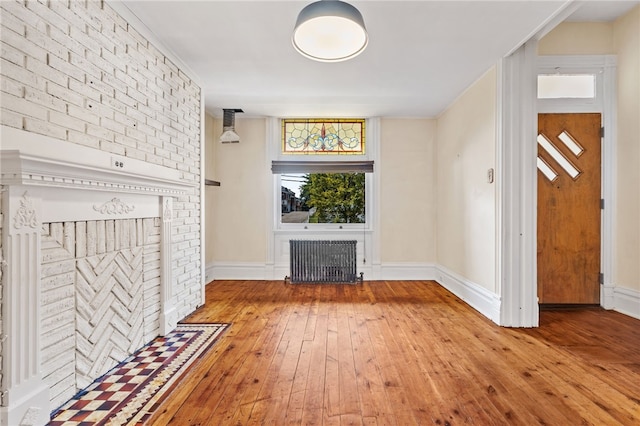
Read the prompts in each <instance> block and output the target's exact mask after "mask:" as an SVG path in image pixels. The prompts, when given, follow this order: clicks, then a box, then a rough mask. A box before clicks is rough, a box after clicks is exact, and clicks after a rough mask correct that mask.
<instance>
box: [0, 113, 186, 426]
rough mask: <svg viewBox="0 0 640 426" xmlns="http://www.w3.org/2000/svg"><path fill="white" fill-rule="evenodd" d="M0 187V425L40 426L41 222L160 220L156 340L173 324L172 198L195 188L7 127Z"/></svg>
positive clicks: (172, 175)
mask: <svg viewBox="0 0 640 426" xmlns="http://www.w3.org/2000/svg"><path fill="white" fill-rule="evenodd" d="M0 148H1V150H0V184H1V185H2V216H1V217H2V253H1V254H2V256H3V258H2V257H0V261H1V265H2V274H1V277H2V291H3V295H2V296H3V297H2V324H3V330H2V332H3V335H2V336H0V339H1V340H2V364H3V365H2V371H3V377H2V382H1V388H0V392H1V394H0V396H1V399H0V402H1V404H0V405H1V407H0V424H2V425H5V424H6V425H27V424H29V425H39V424H46V423H47V422H48V421H49V408H50V407H49V389H48V387H47V386H46V384H45V383H44V382H43V380H42V374H41V359H40V357H41V355H40V339H39V337H38V336H40V329H41V325H40V290H41V283H40V276H41V261H40V260H41V252H40V246H41V230H42V224H43V223H48V222H68V221H85V220H86V221H89V220H113V219H132V218H149V217H159V218H161V220H162V223H163V226H162V230H161V243H160V245H161V265H162V267H161V279H160V286H161V291H160V294H161V307H160V309H161V311H160V333H161V334H163V335H164V334H166V333H168V332H170V331H171V330H173V329H174V328H175V326H176V324H177V320H178V319H177V312H176V310H175V308H174V306H173V301H172V290H171V287H172V276H171V275H172V274H171V256H172V250H171V222H172V218H173V217H174V214H173V197H178V196H180V195H183V194H187V193H189V192H190V191H193V189H194V188H195V187H196V186H197V183H194V182H186V181H184V180H183V179H181V172H180V171H179V170H175V169H171V168H168V167H164V166H161V165H156V164H151V163H147V162H144V161H141V160H137V159H132V158H128V157H124V156H121V155H116V154H111V153H108V152H104V151H101V150H98V149H95V148H90V147H85V146H82V145H78V144H74V143H70V142H66V141H61V140H58V139H54V138H50V137H47V136H43V135H38V134H35V133H30V132H26V131H23V130H19V129H14V128H10V127H6V126H1V127H0Z"/></svg>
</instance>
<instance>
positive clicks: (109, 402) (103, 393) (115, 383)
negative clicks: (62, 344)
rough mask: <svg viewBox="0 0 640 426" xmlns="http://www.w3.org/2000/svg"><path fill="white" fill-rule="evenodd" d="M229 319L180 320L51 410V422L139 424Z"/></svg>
mask: <svg viewBox="0 0 640 426" xmlns="http://www.w3.org/2000/svg"><path fill="white" fill-rule="evenodd" d="M227 327H228V324H179V325H178V327H177V328H176V330H175V331H173V332H171V333H169V334H168V335H167V336H165V337H158V338H157V339H155V340H154V341H153V342H151V343H150V344H148V345H147V346H145V347H144V348H142V349H140V350H139V351H138V352H136V353H135V354H133V355H132V356H130V357H129V358H128V359H126V360H125V361H123V362H122V363H120V364H119V365H117V366H116V367H114V368H113V369H111V371H109V372H108V373H107V374H105V375H104V376H102V377H100V378H99V379H97V380H96V381H95V382H93V383H92V384H91V385H90V386H89V387H88V388H86V389H84V390H83V391H81V392H80V393H79V394H78V395H76V397H74V398H73V399H72V400H70V401H68V402H67V403H66V404H64V405H63V406H62V407H60V409H58V410H56V411H55V412H54V413H52V416H51V418H52V420H51V422H49V425H51V426H62V425H64V426H71V425H78V426H85V425H87V426H88V425H141V424H143V423H144V422H145V421H146V420H147V419H148V418H149V417H150V416H151V414H152V413H153V411H154V410H155V409H156V408H157V406H158V404H159V403H160V402H161V401H162V400H163V399H164V397H166V396H167V394H168V391H169V390H170V389H171V388H172V387H173V386H174V385H175V384H176V382H177V381H179V380H180V378H181V376H182V375H183V374H184V373H185V372H186V371H187V370H188V369H189V368H190V367H191V366H192V365H193V363H194V362H195V361H196V360H198V358H200V357H201V356H202V355H203V354H204V353H205V352H206V351H207V350H208V349H209V348H211V346H213V344H214V343H215V342H216V341H217V340H218V338H219V337H220V335H221V334H222V332H223V331H224V330H225V329H226V328H227Z"/></svg>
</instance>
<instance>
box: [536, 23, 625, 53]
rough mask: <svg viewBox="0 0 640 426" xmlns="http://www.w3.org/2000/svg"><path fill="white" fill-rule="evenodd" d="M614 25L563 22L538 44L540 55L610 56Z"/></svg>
mask: <svg viewBox="0 0 640 426" xmlns="http://www.w3.org/2000/svg"><path fill="white" fill-rule="evenodd" d="M612 30H613V23H611V22H563V23H561V24H560V25H558V26H557V27H555V28H554V29H553V30H552V31H550V32H549V33H548V34H546V35H545V36H544V37H543V38H542V39H541V40H540V41H539V43H538V55H610V54H612V53H613V32H612Z"/></svg>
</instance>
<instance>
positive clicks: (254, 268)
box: [207, 262, 271, 280]
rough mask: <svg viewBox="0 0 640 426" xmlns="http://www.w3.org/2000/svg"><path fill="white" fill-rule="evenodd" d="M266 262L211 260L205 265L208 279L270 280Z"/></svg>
mask: <svg viewBox="0 0 640 426" xmlns="http://www.w3.org/2000/svg"><path fill="white" fill-rule="evenodd" d="M267 270H268V267H267V264H265V263H260V262H253V263H252V262H212V263H209V264H208V265H207V276H208V277H209V280H270V279H271V278H270V277H269V278H267Z"/></svg>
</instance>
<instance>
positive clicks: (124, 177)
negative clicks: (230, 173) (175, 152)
mask: <svg viewBox="0 0 640 426" xmlns="http://www.w3.org/2000/svg"><path fill="white" fill-rule="evenodd" d="M0 153H1V154H2V155H1V156H0V157H1V158H0V166H1V167H0V168H1V170H2V172H1V174H0V184H2V185H38V186H54V187H64V188H75V189H85V190H96V191H113V192H118V193H136V194H140V193H142V194H150V195H151V194H152V195H169V196H178V195H181V194H184V193H186V192H187V191H189V190H190V189H192V188H193V187H195V186H196V184H194V183H191V182H186V181H184V180H183V179H181V172H180V171H179V170H176V169H170V168H168V167H164V166H161V165H156V164H150V163H147V162H144V161H141V160H137V159H134V158H128V157H124V156H121V155H116V154H111V153H108V152H104V151H100V150H98V149H95V148H90V147H85V146H82V145H77V144H74V143H71V142H66V141H61V140H58V139H53V138H50V137H47V136H43V135H38V134H34V133H30V132H25V131H22V130H19V129H14V128H10V127H6V126H2V151H0Z"/></svg>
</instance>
